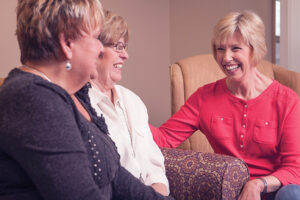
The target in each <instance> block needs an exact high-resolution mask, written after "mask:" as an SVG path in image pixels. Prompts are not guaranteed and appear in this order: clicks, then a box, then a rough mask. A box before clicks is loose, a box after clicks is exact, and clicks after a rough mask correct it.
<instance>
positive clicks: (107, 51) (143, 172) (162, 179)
mask: <svg viewBox="0 0 300 200" xmlns="http://www.w3.org/2000/svg"><path fill="white" fill-rule="evenodd" d="M128 39H129V35H128V27H127V24H126V22H125V21H124V19H123V18H122V17H121V16H118V15H116V14H114V13H112V12H110V11H106V12H105V22H104V26H103V29H102V30H101V34H100V36H99V40H100V41H101V42H102V43H103V45H104V50H103V53H102V54H101V56H100V57H99V59H98V63H97V70H98V74H99V75H98V77H97V78H96V79H93V80H92V81H91V85H92V87H91V88H90V89H89V97H90V100H91V104H92V107H93V108H94V109H95V110H96V112H97V114H98V115H101V114H103V116H104V118H105V121H106V123H107V125H108V129H109V135H110V137H111V138H112V139H113V141H114V142H115V144H116V146H117V149H118V152H119V154H120V157H121V165H122V166H124V167H125V168H126V169H127V170H128V171H129V172H130V173H132V174H133V175H134V176H135V177H137V178H138V179H140V180H141V182H143V183H144V184H146V185H151V186H152V187H153V188H154V189H155V190H156V191H157V192H159V193H161V194H163V195H168V193H169V186H168V180H167V178H166V175H165V167H164V158H163V155H162V153H161V151H160V149H159V148H158V146H157V145H156V143H155V142H154V141H153V138H152V134H151V131H150V129H149V126H148V113H147V109H146V107H145V105H144V103H143V102H142V100H141V99H140V98H139V97H138V96H137V95H136V94H134V93H133V92H132V91H130V90H128V89H127V88H124V87H122V86H120V85H116V83H117V82H118V81H120V80H121V78H122V68H123V65H124V62H125V61H126V60H127V59H128V53H127V50H126V47H127V41H128Z"/></svg>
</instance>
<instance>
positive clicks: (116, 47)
mask: <svg viewBox="0 0 300 200" xmlns="http://www.w3.org/2000/svg"><path fill="white" fill-rule="evenodd" d="M105 46H112V47H113V48H114V50H115V51H116V52H118V53H123V51H124V49H125V50H126V51H127V48H128V44H127V43H125V44H124V43H123V42H117V43H115V44H107V45H105Z"/></svg>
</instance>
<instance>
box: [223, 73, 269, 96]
mask: <svg viewBox="0 0 300 200" xmlns="http://www.w3.org/2000/svg"><path fill="white" fill-rule="evenodd" d="M271 83H272V79H271V78H269V77H267V76H265V75H263V74H262V73H260V72H259V71H258V70H257V69H256V68H255V70H254V73H252V74H250V75H248V76H247V77H243V79H242V80H234V79H230V78H227V79H226V85H227V88H228V89H229V90H230V92H231V93H232V94H233V95H234V96H236V97H238V98H241V99H244V100H246V101H247V100H251V99H254V98H256V97H258V96H259V95H260V94H261V93H262V92H263V91H264V90H265V89H267V88H268V86H269V85H270V84H271Z"/></svg>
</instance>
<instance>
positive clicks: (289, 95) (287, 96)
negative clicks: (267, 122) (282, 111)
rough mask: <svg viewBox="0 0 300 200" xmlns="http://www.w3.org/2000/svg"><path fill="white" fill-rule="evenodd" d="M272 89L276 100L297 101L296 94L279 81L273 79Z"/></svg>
mask: <svg viewBox="0 0 300 200" xmlns="http://www.w3.org/2000/svg"><path fill="white" fill-rule="evenodd" d="M272 91H273V94H274V96H275V97H277V98H278V100H280V101H283V102H291V101H299V96H298V94H297V93H296V92H295V91H294V90H292V89H291V88H289V87H287V86H285V85H283V84H281V83H279V82H278V81H276V80H274V82H273V87H272Z"/></svg>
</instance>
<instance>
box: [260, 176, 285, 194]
mask: <svg viewBox="0 0 300 200" xmlns="http://www.w3.org/2000/svg"><path fill="white" fill-rule="evenodd" d="M261 179H263V180H265V182H264V181H263V180H261ZM259 180H260V181H261V183H260V188H261V192H263V191H264V188H265V187H266V192H267V193H269V192H274V191H277V190H278V189H279V188H280V187H281V182H280V181H279V180H278V179H277V178H276V177H275V176H264V177H261V178H260V179H259ZM265 183H266V184H265Z"/></svg>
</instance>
